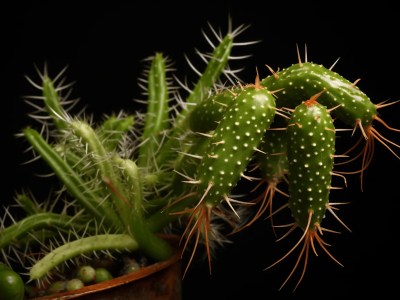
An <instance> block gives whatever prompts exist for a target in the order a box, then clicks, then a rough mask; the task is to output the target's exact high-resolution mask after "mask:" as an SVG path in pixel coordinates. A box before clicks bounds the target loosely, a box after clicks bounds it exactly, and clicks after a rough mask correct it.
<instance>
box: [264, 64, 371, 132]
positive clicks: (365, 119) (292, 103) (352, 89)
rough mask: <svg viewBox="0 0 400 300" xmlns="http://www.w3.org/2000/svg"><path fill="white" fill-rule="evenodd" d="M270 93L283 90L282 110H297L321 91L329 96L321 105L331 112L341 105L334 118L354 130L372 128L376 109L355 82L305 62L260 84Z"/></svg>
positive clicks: (279, 98) (326, 96) (324, 95)
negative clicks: (357, 126) (303, 101)
mask: <svg viewBox="0 0 400 300" xmlns="http://www.w3.org/2000/svg"><path fill="white" fill-rule="evenodd" d="M261 85H263V86H266V87H267V88H268V89H269V90H271V91H273V90H278V89H282V88H283V89H284V90H283V91H282V92H281V94H280V95H279V97H278V100H277V103H278V104H279V107H287V108H294V107H296V106H297V105H299V104H300V101H301V99H309V98H310V97H312V96H313V95H315V94H317V93H318V92H320V91H321V90H323V89H325V90H326V92H325V93H324V94H323V95H321V96H320V97H319V98H318V102H319V103H321V104H322V105H325V106H326V107H328V108H333V107H336V106H338V105H340V106H339V107H337V108H336V109H335V110H334V111H332V114H333V115H334V116H335V117H337V118H338V119H339V120H341V121H342V122H343V123H345V124H346V125H350V126H352V127H354V126H355V125H356V124H357V122H361V124H362V125H363V126H364V127H365V126H367V125H370V124H371V122H372V120H373V118H374V116H376V115H377V109H376V106H375V104H374V103H372V102H371V100H370V98H369V97H368V96H367V95H366V94H365V93H364V92H362V91H361V90H360V89H359V88H358V87H357V86H355V85H354V84H353V83H352V82H350V81H348V80H347V79H345V78H344V77H342V76H341V75H339V74H338V73H336V72H333V71H332V70H329V69H326V68H325V67H324V66H322V65H319V64H315V63H311V62H306V63H298V64H293V65H292V66H290V67H288V68H286V69H283V70H281V71H279V72H277V73H276V74H274V75H270V76H268V77H267V78H265V79H263V80H262V81H261Z"/></svg>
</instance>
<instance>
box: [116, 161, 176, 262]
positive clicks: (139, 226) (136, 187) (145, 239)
mask: <svg viewBox="0 0 400 300" xmlns="http://www.w3.org/2000/svg"><path fill="white" fill-rule="evenodd" d="M117 163H118V166H119V167H120V168H121V172H122V173H123V175H124V176H123V178H125V180H126V185H125V186H126V187H127V189H129V190H125V191H124V192H125V195H127V196H126V199H124V200H125V201H126V202H127V204H128V205H129V209H127V211H129V212H131V223H130V227H129V228H128V231H129V232H130V233H131V234H132V235H133V236H134V237H135V239H136V241H137V242H138V244H139V247H140V249H141V250H142V251H143V253H144V254H145V255H147V256H148V257H149V258H151V259H154V260H156V261H162V260H165V259H167V258H169V257H170V256H171V254H172V249H171V246H170V245H169V244H168V243H167V242H166V241H165V240H163V239H161V238H160V237H158V236H157V235H155V234H154V233H153V232H152V231H151V230H150V228H149V226H148V225H147V223H146V221H145V220H144V214H143V197H144V196H143V187H142V184H141V178H140V171H139V168H138V166H137V165H136V163H135V162H133V161H132V160H129V159H119V158H118V159H117Z"/></svg>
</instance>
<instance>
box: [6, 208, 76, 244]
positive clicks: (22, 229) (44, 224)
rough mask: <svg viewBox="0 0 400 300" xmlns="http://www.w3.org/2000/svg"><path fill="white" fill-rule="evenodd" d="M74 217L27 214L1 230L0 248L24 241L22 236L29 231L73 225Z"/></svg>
mask: <svg viewBox="0 0 400 300" xmlns="http://www.w3.org/2000/svg"><path fill="white" fill-rule="evenodd" d="M71 222H72V217H70V216H66V215H59V214H55V213H46V212H43V213H36V214H34V215H31V216H27V217H25V218H24V219H22V220H21V221H19V222H16V223H14V224H12V225H10V226H8V227H7V228H5V229H3V230H1V231H0V249H3V248H4V247H6V246H9V245H10V244H12V243H17V244H20V243H21V242H24V240H23V239H22V237H24V236H26V234H28V233H29V232H32V231H35V230H39V229H43V228H48V229H52V230H58V229H60V228H69V227H71Z"/></svg>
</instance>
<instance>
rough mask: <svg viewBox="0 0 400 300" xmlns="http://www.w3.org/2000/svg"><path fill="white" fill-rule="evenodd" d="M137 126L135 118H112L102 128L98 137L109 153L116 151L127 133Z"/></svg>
mask: <svg viewBox="0 0 400 300" xmlns="http://www.w3.org/2000/svg"><path fill="white" fill-rule="evenodd" d="M134 124H135V120H134V118H133V116H126V117H122V116H114V115H113V116H110V117H108V118H107V119H106V120H105V121H104V122H103V123H102V124H101V126H100V128H99V130H98V135H99V136H100V137H101V138H102V141H103V145H104V147H105V148H106V150H107V151H114V150H115V149H116V148H117V145H118V143H119V142H120V140H121V138H122V137H123V135H124V134H125V133H127V132H128V131H129V130H130V129H131V128H132V126H133V125H134Z"/></svg>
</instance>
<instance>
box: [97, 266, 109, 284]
mask: <svg viewBox="0 0 400 300" xmlns="http://www.w3.org/2000/svg"><path fill="white" fill-rule="evenodd" d="M110 279H113V276H112V275H111V273H110V271H108V270H107V269H106V268H97V269H96V279H95V282H96V283H99V282H103V281H106V280H110Z"/></svg>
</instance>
